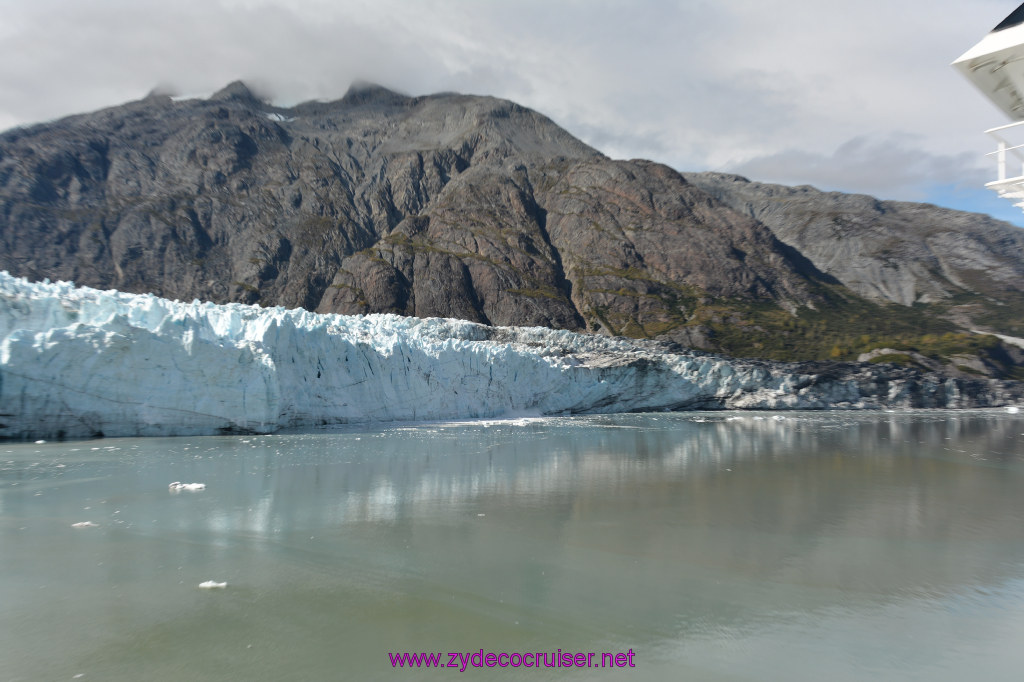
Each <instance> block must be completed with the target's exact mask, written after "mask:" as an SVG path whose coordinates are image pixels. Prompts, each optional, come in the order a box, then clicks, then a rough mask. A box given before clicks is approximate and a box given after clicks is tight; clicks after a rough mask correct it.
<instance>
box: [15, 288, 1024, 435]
mask: <svg viewBox="0 0 1024 682" xmlns="http://www.w3.org/2000/svg"><path fill="white" fill-rule="evenodd" d="M837 368H838V369H837ZM1017 398H1019V391H1017V390H1016V389H1015V385H1013V384H999V383H998V382H991V381H975V382H971V381H964V380H955V379H948V378H944V377H937V376H931V375H922V374H918V373H916V372H911V371H909V370H899V369H896V368H891V369H890V370H886V369H885V368H880V367H874V366H871V367H868V366H858V365H835V366H831V367H830V368H828V370H827V371H824V372H821V371H808V370H807V369H806V368H802V367H800V366H796V365H782V364H775V363H766V362H758V361H747V360H734V359H727V358H723V357H718V356H713V355H707V354H702V353H688V352H681V353H672V352H667V351H666V349H665V347H664V346H659V345H656V344H644V343H638V342H632V341H627V340H623V339H615V338H607V337H601V336H592V335H586V334H575V333H571V332H566V331H559V330H551V329H542V328H501V327H488V326H484V325H479V324H474V323H470V322H464V321H459V320H447V319H436V318H435V319H419V318H412V317H399V316H395V315H368V316H342V315H317V314H314V313H310V312H307V311H304V310H286V309H283V308H260V307H258V306H247V305H240V304H228V305H215V304H212V303H200V302H199V301H193V302H192V303H181V302H178V301H168V300H165V299H161V298H157V297H155V296H152V295H134V294H126V293H120V292H117V291H98V290H95V289H88V288H78V287H75V286H74V285H73V284H70V283H66V282H59V283H56V284H54V283H49V282H44V283H30V282H28V281H26V280H23V279H18V278H14V277H11V276H10V275H8V274H7V273H0V438H59V437H68V438H75V437H90V436H97V435H101V434H102V435H107V436H133V435H184V434H200V433H211V434H213V433H219V432H231V431H255V432H270V431H275V430H277V429H279V428H283V427H293V426H309V425H320V424H340V423H352V422H373V421H392V420H438V419H453V418H472V417H494V416H502V415H508V416H513V415H524V414H534V415H551V414H571V413H586V412H590V413H594V412H626V411H639V410H664V409H688V408H690V409H696V408H708V407H717V408H739V409H820V408H829V407H837V408H879V407H887V406H893V407H974V406H985V405H1000V404H1006V403H1008V402H1011V401H1013V400H1015V399H1017Z"/></svg>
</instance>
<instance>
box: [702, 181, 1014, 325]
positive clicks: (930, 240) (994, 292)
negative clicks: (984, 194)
mask: <svg viewBox="0 0 1024 682" xmlns="http://www.w3.org/2000/svg"><path fill="white" fill-rule="evenodd" d="M684 177H685V178H686V179H687V181H689V182H691V183H693V184H694V185H696V186H697V187H700V188H701V189H702V190H704V191H705V192H707V193H708V194H710V195H712V196H713V197H715V198H716V199H718V200H719V201H721V202H722V203H724V204H725V205H727V206H728V207H729V208H732V209H733V210H736V211H739V212H740V213H742V214H744V215H747V216H750V217H752V218H754V219H755V220H757V221H759V222H761V223H762V224H764V225H767V226H768V227H769V228H771V230H772V232H773V233H774V234H775V236H776V237H778V238H779V239H780V240H781V241H782V242H784V243H785V244H787V245H789V246H791V247H793V248H795V249H797V250H798V251H799V252H800V253H802V254H803V255H804V256H806V257H807V258H808V259H809V260H810V261H811V262H812V263H814V266H815V267H817V268H818V269H819V270H820V271H821V272H823V273H825V274H827V275H830V276H832V277H835V278H836V279H837V280H838V281H839V282H841V283H842V284H843V285H844V286H846V287H847V288H849V289H850V290H851V291H854V292H856V293H857V294H860V295H861V296H864V297H865V298H867V299H870V300H872V301H877V302H882V303H885V302H890V303H897V304H900V305H903V306H907V307H912V306H918V307H925V308H927V309H930V311H931V312H932V313H933V314H935V315H940V316H945V317H947V318H949V319H950V320H953V321H956V322H957V323H959V324H961V325H962V326H964V327H967V328H984V329H987V330H989V331H1001V332H1003V333H1006V334H1013V335H1016V336H1024V230H1022V229H1020V228H1017V227H1013V226H1009V225H1007V224H1006V223H1004V222H1002V221H999V220H995V219H994V218H990V217H989V216H986V215H979V214H974V213H964V212H962V211H954V210H951V209H947V208H940V207H938V206H933V205H931V204H917V203H909V202H901V201H879V200H877V199H874V198H873V197H869V196H865V195H861V194H841V193H839V192H821V191H818V190H816V189H814V188H813V187H807V186H802V187H783V186H779V185H769V184H764V183H760V182H751V181H750V180H748V179H746V178H743V177H740V176H737V175H727V174H723V173H684Z"/></svg>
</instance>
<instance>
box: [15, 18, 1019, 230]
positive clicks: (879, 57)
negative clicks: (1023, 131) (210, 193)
mask: <svg viewBox="0 0 1024 682" xmlns="http://www.w3.org/2000/svg"><path fill="white" fill-rule="evenodd" d="M1018 4H1019V3H1018V2H1016V0H958V1H956V2H953V1H952V0H897V1H896V2H894V1H893V0H858V1H857V2H851V1H849V0H842V1H840V0H771V1H770V2H766V1H765V0H709V1H705V0H678V1H672V0H504V1H501V2H498V1H491V0H281V1H275V2H263V1H261V0H175V1H174V2H167V1H166V0H163V1H161V2H149V1H147V0H89V1H88V2H85V1H83V0H0V129H3V128H8V127H11V126H15V125H23V124H28V123H33V122H38V121H42V120H48V119H53V118H57V117H60V116H64V115H67V114H72V113H78V112H83V111H90V110H94V109H98V108H101V107H105V106H110V105H114V104H120V103H122V102H125V101H128V100H133V99H139V98H141V97H143V96H145V94H146V93H147V92H149V91H150V90H152V89H153V88H154V87H157V86H159V87H162V88H166V89H171V90H173V91H175V92H177V93H179V94H196V95H208V94H210V93H212V92H214V91H215V90H217V89H219V88H220V87H223V86H224V85H226V84H227V83H228V82H230V81H232V80H235V79H239V78H241V79H243V80H245V81H246V82H248V83H250V84H252V85H254V86H255V87H256V88H258V89H259V90H262V91H263V92H264V93H267V94H269V95H270V96H272V98H273V99H274V101H275V102H276V103H279V104H283V105H290V104H294V103H296V102H299V101H303V100H307V99H335V98H338V97H340V96H342V95H343V94H344V92H345V91H346V90H347V88H348V86H349V84H350V83H351V82H352V81H353V80H354V79H363V80H368V81H372V82H376V83H380V84H381V85H385V86H388V87H391V88H393V89H396V90H400V91H402V92H405V93H407V94H411V95H420V94H429V93H432V92H439V91H458V92H464V93H473V94H487V95H495V96H497V97H504V98H508V99H512V100H515V101H517V102H519V103H521V104H524V105H526V106H529V107H531V108H534V109H537V110H539V111H541V112H542V113H544V114H547V115H548V116H550V117H551V118H553V119H554V120H555V121H556V122H557V123H559V124H561V125H562V126H563V127H565V128H566V129H568V130H569V131H570V132H571V133H573V134H575V135H576V136H578V137H580V138H582V139H583V140H584V141H586V142H588V143H589V144H591V145H593V146H595V147H597V148H598V149H600V150H601V151H603V152H604V153H606V154H608V155H610V156H612V157H615V158H635V157H642V158H648V159H653V160H655V161H660V162H663V163H666V164H668V165H670V166H673V167H674V168H677V169H679V170H722V171H730V172H736V173H741V174H743V175H747V176H748V177H750V178H752V179H756V180H762V181H766V182H780V183H785V184H805V183H806V184H810V185H814V186H816V187H819V188H821V189H837V190H842V191H850V192H865V193H868V194H873V195H875V196H879V197H882V198H890V199H906V200H913V201H931V202H934V203H938V204H941V205H947V206H953V207H955V208H964V209H967V210H980V211H984V212H987V213H992V214H994V215H997V216H998V217H1001V218H1004V219H1011V220H1013V221H1014V222H1016V223H1017V224H1020V225H1024V213H1021V212H1020V211H1019V210H1018V209H1015V208H1014V207H1013V206H1012V205H1011V204H1010V203H1009V202H1008V201H1006V200H1000V199H998V198H996V197H995V195H994V194H991V193H990V192H987V191H985V190H983V189H980V186H981V185H982V184H983V183H984V182H985V181H987V180H991V179H994V170H993V169H992V168H990V162H989V161H988V160H986V159H985V158H984V156H983V155H984V154H985V153H986V152H989V151H991V150H992V146H991V143H990V142H989V140H988V138H987V137H986V136H985V135H983V134H982V131H983V130H984V129H986V128H989V127H993V126H996V125H1001V124H1003V123H1006V122H1008V121H1007V120H1006V118H1005V116H1004V114H1002V113H1001V112H1000V111H999V110H998V109H996V108H995V106H994V105H992V104H990V103H989V102H988V100H987V99H985V97H984V96H983V95H981V93H980V92H978V91H976V90H975V89H974V88H973V86H972V85H970V84H969V83H968V82H967V81H966V80H965V79H963V78H962V77H961V76H960V75H959V74H958V73H957V72H955V71H954V70H953V69H952V68H950V66H949V64H950V62H952V61H953V60H954V59H956V58H957V57H958V56H960V54H962V53H963V52H965V51H966V50H967V49H968V48H970V47H971V46H972V45H974V44H975V43H976V42H978V41H979V40H980V39H981V38H982V37H983V36H984V35H985V34H986V33H987V32H988V31H989V30H991V29H992V27H994V26H995V25H996V24H997V23H998V22H999V21H1001V20H1002V19H1003V17H1005V16H1006V15H1008V14H1009V13H1010V12H1012V11H1013V10H1014V9H1015V8H1016V7H1017V5H1018ZM1022 142H1024V140H1022ZM1018 216H1019V217H1018Z"/></svg>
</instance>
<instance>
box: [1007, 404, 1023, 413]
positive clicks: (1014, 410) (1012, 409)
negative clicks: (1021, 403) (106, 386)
mask: <svg viewBox="0 0 1024 682" xmlns="http://www.w3.org/2000/svg"><path fill="white" fill-rule="evenodd" d="M1006 411H1007V412H1009V413H1010V414H1017V413H1018V412H1020V408H1019V407H1017V406H1016V405H1010V406H1009V407H1007V408H1006Z"/></svg>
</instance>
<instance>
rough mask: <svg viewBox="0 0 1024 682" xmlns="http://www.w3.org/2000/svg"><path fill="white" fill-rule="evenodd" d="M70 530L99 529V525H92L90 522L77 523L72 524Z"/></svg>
mask: <svg viewBox="0 0 1024 682" xmlns="http://www.w3.org/2000/svg"><path fill="white" fill-rule="evenodd" d="M71 527H72V528H99V527H100V524H98V523H93V522H92V521H79V522H78V523H72V524H71Z"/></svg>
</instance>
